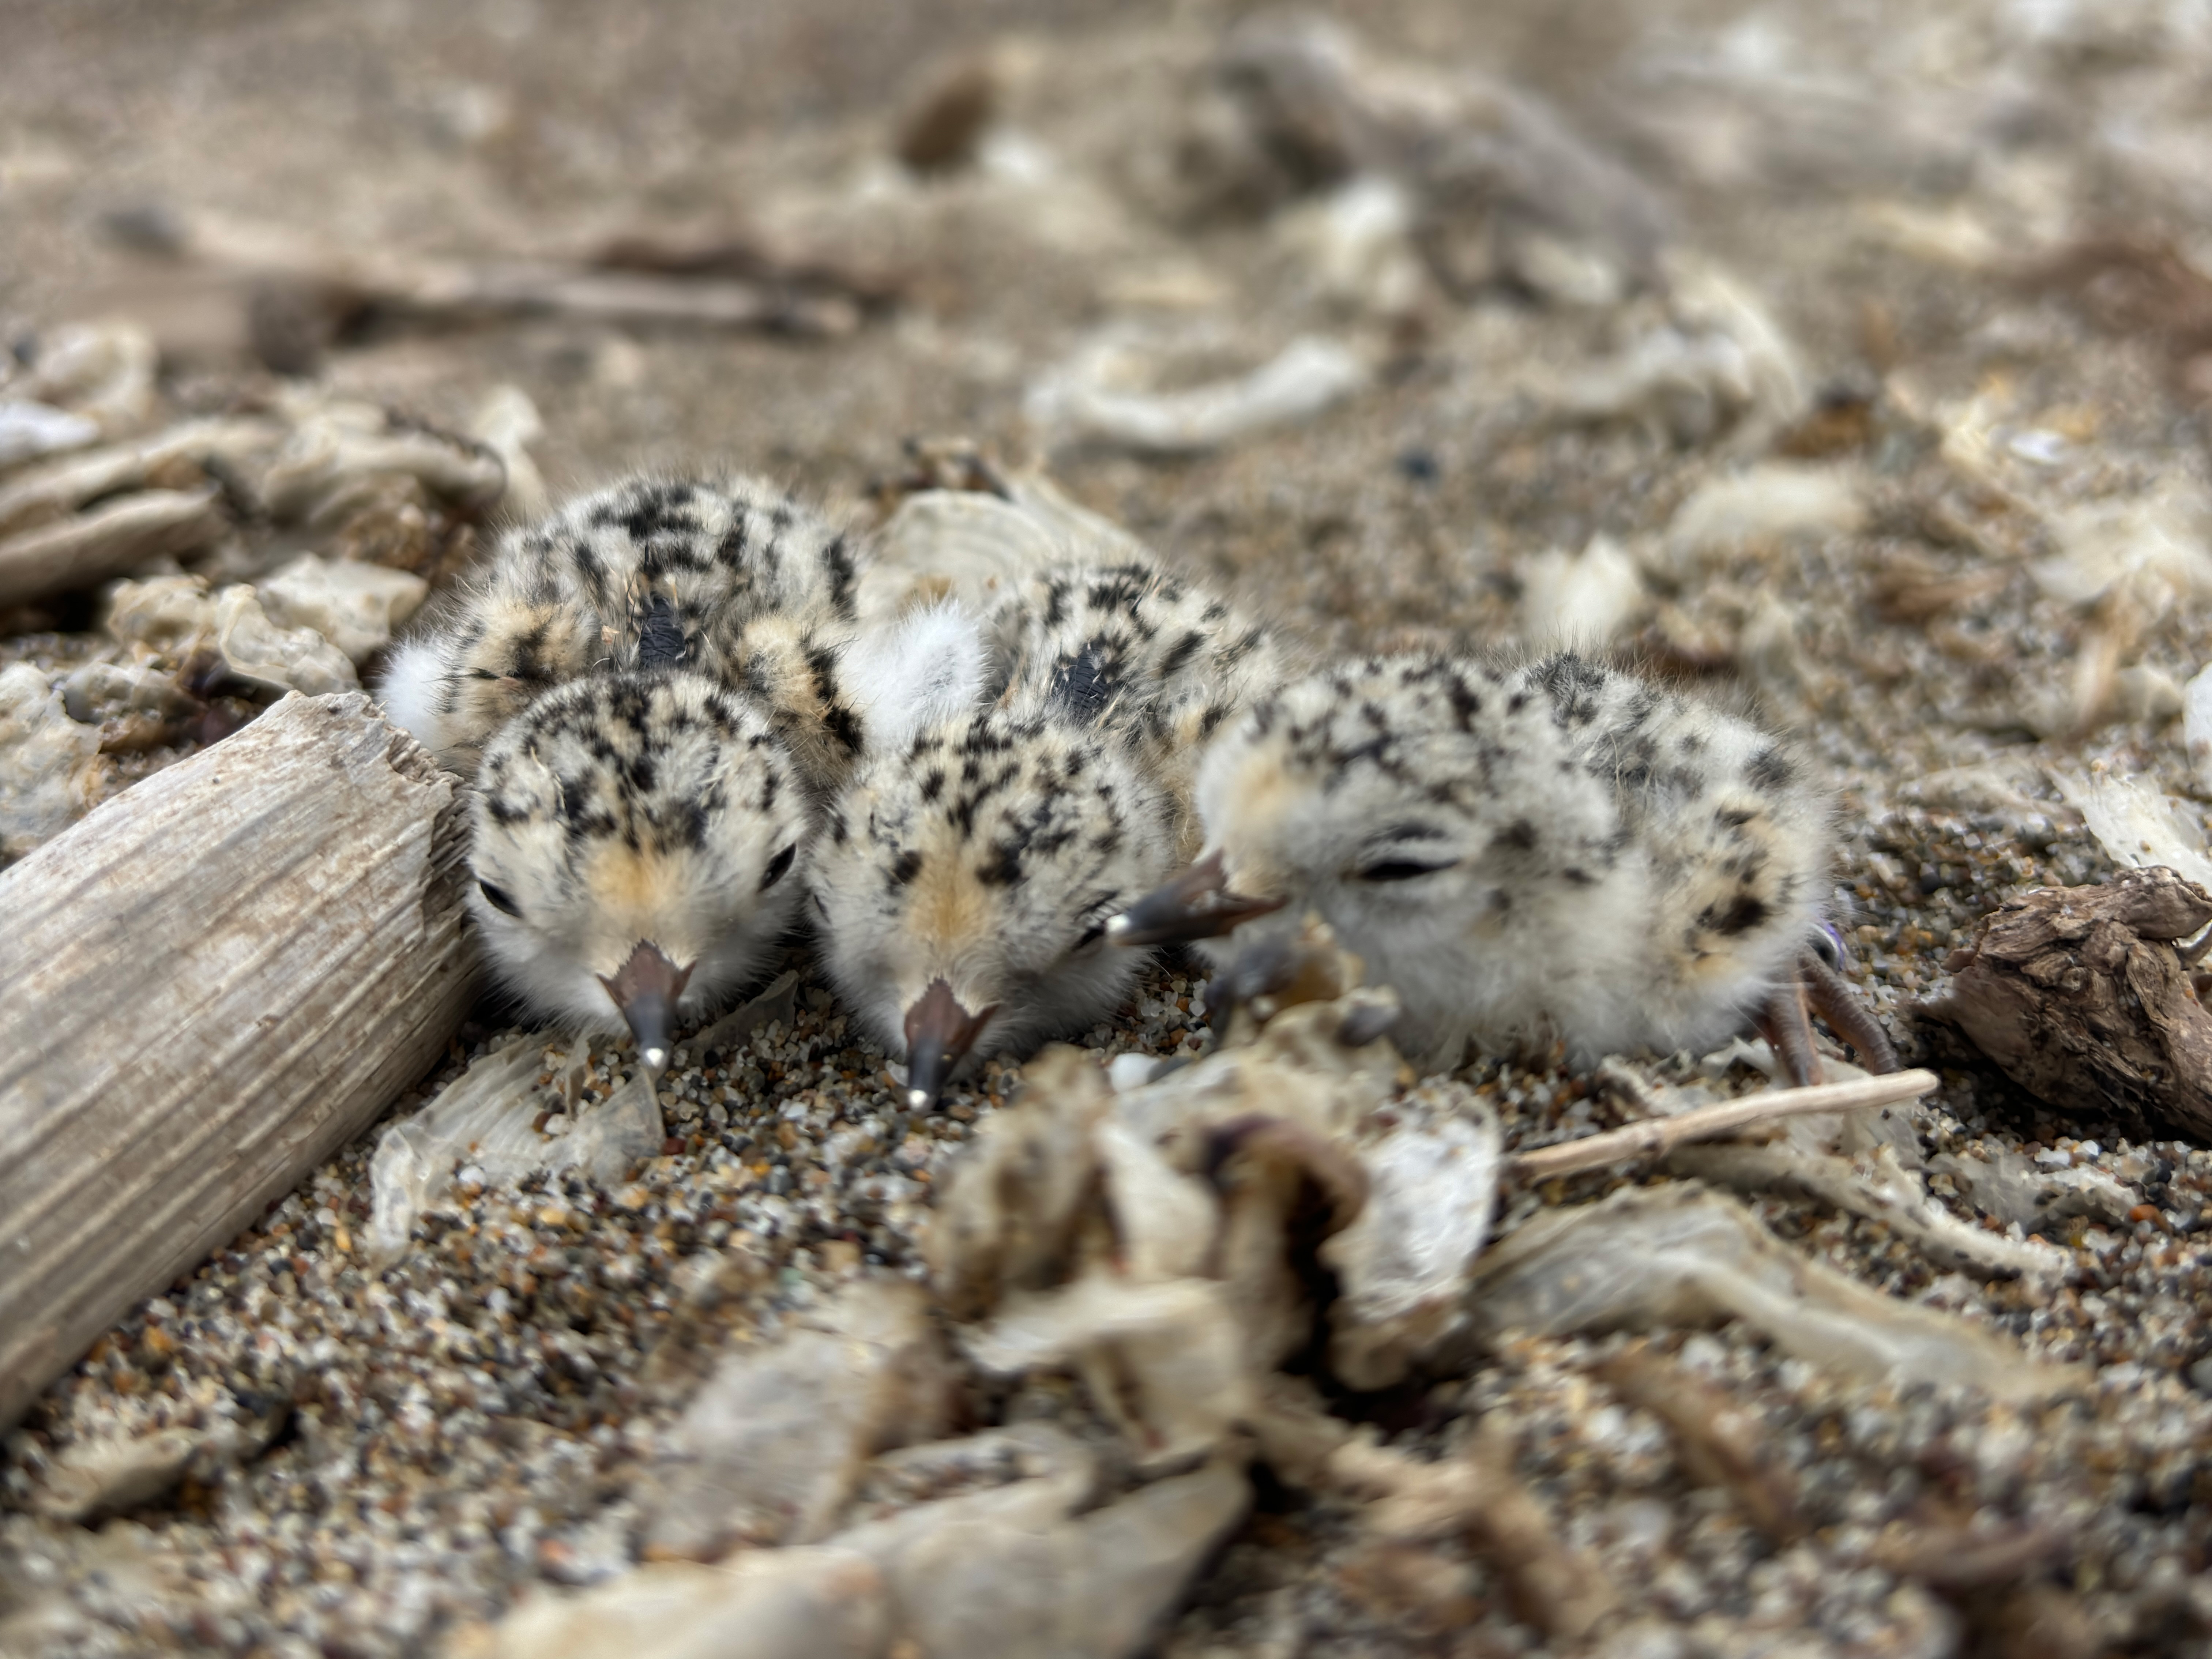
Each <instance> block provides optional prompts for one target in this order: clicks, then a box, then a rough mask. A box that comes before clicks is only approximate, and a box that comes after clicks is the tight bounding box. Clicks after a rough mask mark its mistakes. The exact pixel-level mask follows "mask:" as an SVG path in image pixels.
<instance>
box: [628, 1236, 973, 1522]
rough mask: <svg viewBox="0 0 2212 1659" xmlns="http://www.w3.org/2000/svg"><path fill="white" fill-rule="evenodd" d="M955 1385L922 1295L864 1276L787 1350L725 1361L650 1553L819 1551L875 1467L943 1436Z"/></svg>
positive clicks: (687, 1422) (667, 1492)
mask: <svg viewBox="0 0 2212 1659" xmlns="http://www.w3.org/2000/svg"><path fill="white" fill-rule="evenodd" d="M951 1389H952V1377H951V1371H950V1369H949V1367H948V1364H947V1363H946V1359H945V1354H944V1351H943V1348H942V1346H941V1344H940V1342H939V1338H938V1335H937V1332H936V1328H935V1327H934V1326H933V1324H932V1323H931V1322H930V1317H929V1303H928V1298H927V1296H926V1295H925V1294H924V1292H923V1291H922V1289H921V1286H920V1285H914V1284H910V1283H908V1282H906V1281H904V1280H896V1279H863V1280H860V1282H858V1283H856V1284H854V1285H851V1286H849V1287H848V1289H846V1290H845V1291H843V1292H842V1294H841V1295H840V1296H839V1297H837V1298H836V1300H835V1301H834V1302H833V1303H831V1304H829V1305H828V1306H827V1307H824V1308H823V1309H820V1310H817V1311H816V1312H815V1313H812V1314H811V1315H809V1316H806V1319H805V1322H804V1323H803V1324H802V1325H800V1326H799V1328H797V1329H794V1330H793V1331H791V1332H789V1333H788V1334H786V1335H785V1336H784V1337H783V1339H782V1340H781V1341H778V1342H776V1343H774V1344H772V1345H770V1346H767V1347H763V1348H746V1349H739V1350H738V1351H737V1352H733V1353H732V1354H730V1355H729V1356H728V1357H726V1358H725V1359H724V1360H723V1361H722V1363H721V1365H720V1368H719V1369H718V1370H716V1371H715V1373H714V1376H712V1377H710V1378H709V1379H708V1382H707V1384H706V1386H705V1387H704V1388H702V1389H700V1391H699V1393H698V1395H697V1396H696V1398H695V1399H694V1400H693V1401H691V1404H690V1407H689V1408H688V1409H687V1410H686V1411H685V1412H684V1419H683V1421H682V1423H681V1424H679V1425H678V1428H677V1431H676V1437H675V1447H674V1453H673V1456H672V1457H671V1461H670V1462H669V1463H668V1464H667V1466H666V1467H665V1469H664V1471H663V1473H662V1474H661V1477H660V1487H661V1490H660V1493H659V1497H658V1498H657V1499H656V1500H655V1501H654V1502H653V1504H652V1506H651V1516H650V1519H649V1520H648V1522H647V1528H646V1546H645V1547H646V1549H647V1552H648V1553H650V1554H652V1555H653V1556H656V1557H660V1558H667V1557H671V1556H680V1557H686V1558H689V1559H693V1560H712V1559H715V1558H716V1557H718V1556H720V1555H721V1554H723V1553H725V1552H726V1551H727V1550H728V1549H729V1548H730V1547H732V1546H733V1545H744V1546H749V1547H758V1546H763V1545H774V1544H810V1543H814V1542H817V1541H820V1540H821V1539H823V1537H825V1536H827V1535H828V1534H829V1531H830V1529H831V1528H832V1527H834V1526H835V1525H836V1522H837V1519H838V1517H839V1516H840V1515H841V1514H842V1511H843V1510H844V1507H845V1504H846V1503H847V1501H848V1499H849V1498H850V1497H851V1496H852V1493H853V1490H854V1486H855V1484H856V1483H857V1481H858V1480H859V1479H860V1471H861V1468H862V1466H863V1465H865V1464H866V1462H867V1461H868V1459H869V1458H871V1457H872V1456H873V1455H876V1454H877V1453H878V1452H881V1451H884V1450H886V1449H890V1448H891V1447H894V1446H898V1445H902V1444H904V1443H907V1442H908V1441H912V1440H927V1439H930V1438H933V1437H935V1436H937V1435H939V1434H941V1433H943V1432H944V1431H945V1428H946V1427H947V1426H948V1419H949V1416H950V1407H951Z"/></svg>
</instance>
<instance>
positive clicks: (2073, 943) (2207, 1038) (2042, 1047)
mask: <svg viewBox="0 0 2212 1659" xmlns="http://www.w3.org/2000/svg"><path fill="white" fill-rule="evenodd" d="M2208 924H2212V893H2208V892H2206V891H2205V890H2204V889H2203V888H2202V887H2199V886H2197V884H2195V883H2194V882H2191V881H2185V880H2184V879H2183V878H2181V877H2179V876H2178V875H2176V874H2175V873H2174V872H2172V871H2171V870H2168V869H2165V868H2163V867H2155V868H2152V869H2148V870H2123V871H2121V872H2119V873H2118V874H2117V875H2116V876H2114V877H2113V878H2112V880H2110V881H2109V882H2107V883H2106V884H2105V885H2104V886H2102V887H2046V888H2042V889H2039V890H2037V891H2035V892H2033V893H2028V894H2026V895H2024V896H2021V897H2020V898H2017V899H2015V900H2013V901H2012V902H2010V903H2008V904H2006V905H2004V906H2003V907H2002V908H2000V909H1997V910H1996V911H1994V912H1992V913H1991V914H1990V915H1987V916H1984V917H1983V918H1982V922H1981V926H1980V927H1979V928H1978V930H1977V931H1976V933H1975V934H1974V941H1973V943H1972V945H1967V946H1966V947H1965V948H1964V949H1962V950H1959V951H1953V952H1952V954H1951V958H1950V960H1949V962H1948V963H1946V966H1948V968H1949V969H1951V971H1952V972H1953V973H1954V975H1957V978H1956V979H1955V980H1954V981H1953V983H1952V986H1951V989H1950V992H1949V994H1948V995H1946V996H1943V997H1940V998H1937V999H1935V1000H1931V1001H1930V1002H1929V1004H1928V1005H1927V1012H1929V1013H1930V1014H1932V1015H1934V1016H1935V1017H1936V1018H1939V1019H1944V1020H1948V1021H1949V1022H1950V1023H1951V1024H1954V1025H1956V1026H1957V1027H1958V1028H1959V1029H1960V1030H1961V1031H1963V1032H1965V1033H1966V1036H1967V1037H1968V1038H1970V1039H1971V1040H1972V1042H1973V1044H1974V1046H1975V1047H1976V1048H1979V1049H1980V1050H1981V1051H1982V1052H1983V1053H1984V1054H1987V1055H1988V1056H1989V1057H1990V1059H1991V1060H1995V1061H1996V1063H1997V1065H1998V1066H2000V1067H2002V1069H2003V1071H2004V1073H2005V1075H2006V1076H2008V1077H2009V1078H2010V1079H2012V1080H2013V1081H2014V1082H2015V1083H2017V1084H2019V1085H2021V1088H2023V1089H2026V1090H2027V1091H2028V1092H2029V1093H2030V1094H2032V1095H2034V1096H2035V1097H2037V1098H2038V1099H2040V1100H2044V1101H2047V1102H2049V1103H2051V1105H2052V1106H2054V1107H2057V1109H2060V1110H2061V1111H2068V1112H2074V1111H2081V1110H2084V1109H2094V1110H2106V1109H2118V1110H2121V1111H2124V1112H2130V1113H2134V1114H2136V1115H2140V1116H2142V1117H2144V1118H2147V1119H2149V1120H2151V1121H2160V1122H2164V1123H2166V1124H2170V1125H2172V1127H2175V1128H2177V1129H2179V1130H2180V1131H2181V1132H2182V1133H2185V1134H2186V1135H2188V1136H2189V1137H2190V1139H2193V1140H2200V1141H2201V1140H2204V1139H2208V1138H2212V1012H2206V1010H2205V1008H2204V1006H2203V1004H2202V1003H2200V1002H2199V1001H2198V1000H2197V993H2196V991H2195V990H2194V989H2193V988H2192V987H2191V963H2190V962H2189V961H2188V960H2186V959H2185V953H2184V952H2183V951H2179V950H2177V949H2176V948H2175V941H2177V940H2179V939H2188V938H2190V937H2191V935H2193V934H2196V933H2200V932H2201V931H2203V928H2204V927H2206V926H2207V925H2208Z"/></svg>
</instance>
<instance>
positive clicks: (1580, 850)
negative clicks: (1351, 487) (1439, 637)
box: [1111, 654, 1896, 1082]
mask: <svg viewBox="0 0 2212 1659" xmlns="http://www.w3.org/2000/svg"><path fill="white" fill-rule="evenodd" d="M1197 799H1198V811H1199V813H1200V817H1201V819H1202V821H1203V823H1204V827H1205V832H1206V856H1205V858H1204V859H1203V860H1200V862H1199V863H1198V864H1197V865H1196V866H1194V867H1193V868H1191V869H1190V870H1188V871H1187V872H1185V873H1184V874H1183V875H1182V876H1181V877H1179V878H1176V880H1175V881H1173V882H1171V883H1170V884H1167V885H1165V886H1164V887H1163V888H1162V889H1161V890H1159V891H1158V892H1157V893H1155V894H1153V895H1152V896H1150V897H1149V898H1147V899H1146V900H1145V901H1143V902H1140V903H1139V904H1137V905H1135V906H1133V907H1132V908H1130V909H1129V910H1128V911H1127V913H1126V914H1125V915H1122V916H1121V917H1119V918H1117V919H1116V920H1115V922H1114V924H1113V927H1112V930H1111V931H1112V932H1113V933H1114V936H1115V939H1117V940H1118V941H1121V942H1123V943H1127V944H1133V945H1149V944H1157V943H1160V942H1163V941H1165V940H1168V939H1200V938H1203V939H1208V940H1209V944H1208V945H1207V947H1206V948H1207V950H1208V953H1209V954H1210V955H1212V956H1213V957H1215V958H1216V960H1218V961H1221V962H1224V963H1229V962H1231V961H1232V960H1233V959H1234V958H1235V957H1236V956H1237V954H1238V953H1239V952H1240V951H1243V950H1244V949H1246V948H1249V947H1250V946H1252V945H1255V944H1261V945H1266V944H1267V943H1270V942H1273V943H1275V944H1277V945H1278V946H1279V940H1280V939H1281V938H1282V937H1283V936H1285V935H1287V934H1288V933H1292V932H1295V930H1296V929H1297V926H1298V925H1299V921H1300V919H1301V918H1302V917H1303V915H1304V914H1305V912H1306V911H1307V910H1309V909H1311V910H1315V911H1318V912H1319V913H1320V914H1321V915H1322V918H1323V919H1324V920H1325V921H1328V924H1329V925H1330V926H1331V927H1333V928H1334V930H1335V932H1336V934H1337V936H1338V938H1339V939H1340V940H1341V941H1342V942H1343V944H1344V945H1345V946H1346V948H1347V949H1349V950H1351V951H1355V952H1356V953H1358V955H1359V956H1360V957H1362V958H1363V959H1364V961H1365V963H1366V964H1367V968H1368V972H1369V976H1370V979H1371V980H1373V981H1376V982H1378V983H1383V984H1388V985H1391V986H1393V987H1395V988H1396V990H1397V992H1398V994H1399V996H1400V999H1401V1002H1402V1004H1403V1006H1404V1011H1405V1012H1404V1014H1403V1016H1402V1018H1401V1024H1400V1026H1399V1028H1398V1031H1397V1036H1398V1037H1399V1039H1400V1042H1401V1046H1403V1047H1404V1048H1405V1049H1406V1051H1407V1054H1409V1055H1411V1056H1413V1057H1416V1058H1417V1059H1419V1060H1422V1061H1425V1063H1426V1064H1427V1065H1428V1066H1431V1067H1432V1068H1439V1067H1445V1066H1454V1065H1456V1064H1458V1062H1459V1060H1461V1058H1462V1055H1463V1054H1464V1052H1465V1050H1466V1048H1467V1047H1468V1044H1469V1043H1470V1042H1471V1043H1473V1044H1474V1045H1476V1046H1478V1047H1480V1048H1483V1049H1486V1050H1489V1051H1491V1052H1504V1053H1512V1052H1516V1051H1518V1050H1522V1049H1541V1048H1544V1047H1547V1046H1548V1045H1549V1044H1550V1043H1551V1042H1554V1041H1558V1040H1564V1042H1565V1045H1566V1048H1567V1053H1568V1055H1569V1057H1570V1059H1571V1060H1573V1061H1574V1062H1575V1063H1577V1064H1580V1065H1587V1064H1589V1063H1591V1062H1593V1061H1595V1060H1598V1059H1600V1058H1601V1057H1602V1056H1604V1055H1605V1054H1610V1053H1613V1052H1614V1051H1616V1050H1620V1049H1624V1048H1656V1049H1658V1050H1661V1051H1662V1052H1671V1051H1673V1050H1674V1049H1676V1048H1690V1049H1692V1050H1693V1051H1694V1050H1698V1049H1700V1048H1705V1047H1709V1046H1711V1045H1712V1044H1714V1043H1717V1042H1722V1041H1724V1040H1725V1039H1727V1038H1728V1037H1729V1036H1733V1035H1735V1033H1737V1032H1738V1031H1741V1030H1745V1029H1747V1027H1750V1026H1753V1025H1757V1026H1759V1028H1760V1029H1762V1030H1765V1031H1767V1032H1768V1034H1769V1035H1770V1036H1771V1038H1772V1039H1773V1041H1774V1043H1775V1047H1776V1048H1777V1050H1778V1053H1779V1054H1781V1056H1782V1058H1783V1060H1784V1064H1785V1065H1786V1066H1788V1068H1789V1069H1790V1073H1791V1074H1792V1076H1793V1077H1794V1078H1796V1080H1798V1081H1800V1082H1804V1081H1808V1080H1811V1079H1814V1078H1815V1077H1817V1073H1818V1066H1819V1062H1818V1060H1817V1058H1816V1056H1815V1055H1814V1050H1813V1046H1812V1036H1811V1031H1810V1027H1809V1024H1808V1019H1807V1012H1806V997H1807V996H1808V994H1810V996H1811V997H1812V999H1813V1000H1814V1005H1815V1006H1817V1007H1818V1008H1819V1010H1820V1012H1821V1013H1822V1014H1823V1015H1825V1016H1826V1018H1828V1020H1829V1022H1830V1024H1831V1025H1832V1026H1833V1027H1834V1029H1835V1030H1837V1031H1838V1034H1839V1035H1841V1036H1844V1037H1845V1038H1846V1039H1847V1040H1848V1041H1849V1042H1850V1043H1851V1045H1852V1046H1853V1047H1854V1048H1857V1050H1858V1053H1859V1054H1860V1057H1861V1058H1862V1059H1863V1060H1865V1061H1866V1062H1867V1064H1868V1065H1869V1067H1870V1068H1871V1069H1874V1070H1876V1071H1887V1070H1893V1069H1894V1067H1895V1065H1896V1061H1895V1058H1894V1056H1893V1054H1891V1052H1890V1049H1889V1045H1888V1042H1887V1039H1886V1038H1885V1037H1884V1036H1883V1035H1882V1032H1881V1027H1880V1026H1879V1025H1878V1024H1875V1021H1874V1020H1873V1018H1871V1016H1870V1015H1869V1014H1868V1013H1867V1012H1865V1011H1864V1010H1863V1009H1862V1008H1860V1007H1859V1006H1857V1004H1856V1003H1855V1002H1853V1001H1852V1000H1851V998H1850V994H1849V991H1848V988H1847V987H1845V986H1844V982H1843V981H1842V979H1841V978H1840V977H1839V976H1838V975H1837V974H1836V973H1835V972H1834V971H1833V969H1832V967H1831V966H1829V965H1827V964H1826V963H1823V962H1821V961H1820V959H1819V957H1818V955H1817V954H1816V952H1815V951H1814V948H1813V947H1812V945H1811V941H1812V940H1814V939H1815V938H1816V937H1817V936H1818V935H1819V934H1820V932H1821V928H1820V892H1821V889H1822V887H1823V885H1824V878H1825V877H1826V871H1827V866H1828V842H1827V806H1826V802H1825V801H1824V800H1823V799H1821V797H1820V794H1819V793H1818V792H1817V791H1816V790H1815V789H1814V787H1813V786H1812V784H1811V782H1810V780H1809V778H1808V775H1807V771H1806V768H1805V765H1804V763H1802V761H1800V760H1799V759H1797V758H1796V757H1794V756H1793V755H1791V754H1790V751H1789V750H1787V749H1786V748H1785V747H1784V745H1783V744H1780V743H1778V741H1776V740H1775V739H1774V738H1771V737H1770V736H1769V735H1767V734H1766V733H1765V732H1761V731H1759V729H1757V728H1756V727H1754V726H1751V725H1750V724H1748V723H1747V722H1746V721H1744V720H1740V719H1737V718H1735V716H1733V715H1730V714H1723V713H1721V712H1719V711H1717V710H1715V709H1713V708H1708V707H1705V706H1704V705H1702V704H1699V703H1695V702H1690V701H1688V700H1686V699H1685V698H1682V697H1680V696H1675V695H1674V694H1672V693H1670V692H1668V691H1665V690H1660V689H1657V688H1656V687H1653V686H1651V685H1649V684H1645V683H1644V681H1642V680H1639V679H1638V678H1635V677H1633V676H1632V675H1628V674H1625V673H1621V672H1619V671H1614V670H1611V669H1607V668H1604V667H1601V666H1599V665H1596V664H1594V663H1590V662H1588V661H1585V660H1583V659H1581V658H1578V657H1576V656H1573V655H1571V654H1560V655H1557V656H1553V657H1548V658H1546V659H1543V660H1542V661H1540V662H1535V663H1532V664H1528V665H1525V666H1522V667H1519V668H1494V667H1487V666H1484V665H1479V664H1475V663H1472V662H1462V661H1453V660H1449V659H1441V658H1437V657H1430V656H1410V657H1398V658H1375V659H1368V660H1366V661H1364V662H1360V663H1357V664H1354V665H1347V666H1345V667H1341V668H1338V669H1335V670H1333V671H1329V672H1326V673H1322V674H1318V675H1316V676H1314V677H1312V678H1308V679H1305V680H1302V681H1300V682H1298V683H1297V684H1294V685H1291V686H1289V687H1286V688H1285V689H1284V690H1282V691H1281V692H1280V693H1279V694H1278V695H1277V696H1273V697H1271V698H1269V699H1267V701H1265V702H1261V704H1259V705H1258V706H1257V707H1256V708H1254V709H1253V710H1252V711H1251V712H1250V713H1249V714H1247V715H1245V716H1244V717H1243V719H1242V720H1239V721H1238V722H1237V723H1236V724H1235V725H1234V726H1232V727H1231V729H1230V730H1229V731H1228V732H1225V734H1224V735H1223V737H1222V738H1220V739H1219V740H1218V742H1216V743H1215V744H1213V745H1212V748H1211V749H1210V750H1209V751H1208V752H1207V754H1206V757H1205V759H1204V761H1203V763H1202V766H1201V771H1200V778H1199V782H1198V788H1197ZM1271 912H1272V914H1269V913H1271ZM1232 930H1233V931H1232Z"/></svg>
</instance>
